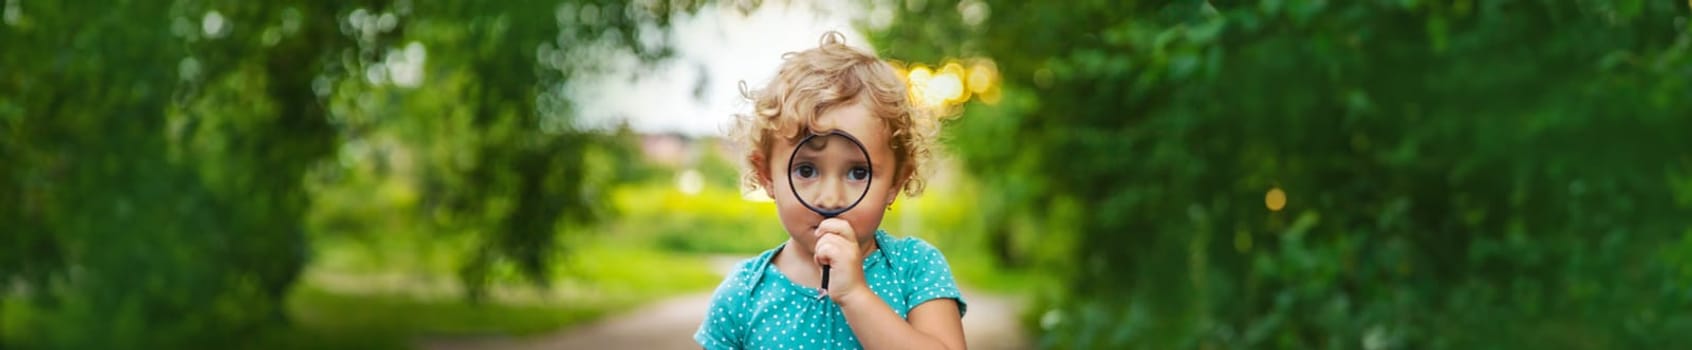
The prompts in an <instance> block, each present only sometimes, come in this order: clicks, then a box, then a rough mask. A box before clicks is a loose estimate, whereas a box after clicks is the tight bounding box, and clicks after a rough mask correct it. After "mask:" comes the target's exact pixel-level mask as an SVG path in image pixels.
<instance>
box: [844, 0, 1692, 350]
mask: <svg viewBox="0 0 1692 350" xmlns="http://www.w3.org/2000/svg"><path fill="white" fill-rule="evenodd" d="M888 5H891V8H890V9H891V11H892V13H895V14H896V18H897V19H898V20H895V21H893V22H892V24H890V25H889V26H887V27H885V28H872V29H873V31H874V33H873V34H872V37H873V38H874V40H875V41H876V45H877V46H878V50H880V53H881V54H882V55H883V56H886V57H891V58H897V59H903V60H912V61H923V62H939V61H941V60H942V59H945V58H948V57H987V58H991V59H992V60H994V61H995V62H996V63H997V65H998V67H999V69H1000V73H1001V74H1002V76H1003V81H1004V83H1003V84H1004V87H1003V88H1004V93H1003V94H1004V96H1003V98H1002V99H1001V100H1000V101H998V102H997V103H995V104H990V105H989V104H982V103H975V104H971V105H969V106H968V108H967V111H966V113H965V114H964V115H963V116H962V117H961V118H960V119H959V120H958V121H957V122H955V123H954V124H953V125H951V126H949V127H948V128H949V130H948V132H947V135H948V138H949V140H950V145H951V146H952V148H953V150H954V151H955V153H956V154H957V155H958V156H959V157H960V158H961V159H962V160H963V162H964V164H965V168H966V169H967V172H968V173H970V174H972V175H973V176H974V177H976V178H977V179H978V181H979V183H980V186H982V187H983V188H982V189H981V191H980V194H981V195H982V196H983V200H982V201H981V202H980V203H981V210H982V212H981V214H980V217H981V218H982V220H983V221H984V227H987V229H986V231H985V232H986V233H987V234H988V235H989V236H991V237H990V238H988V239H987V241H988V243H987V244H990V245H993V249H994V250H996V251H998V252H1000V253H999V255H1000V256H1001V260H1003V261H1005V262H1007V263H1008V264H1009V265H1010V266H1018V265H1026V266H1030V267H1031V268H1033V269H1037V270H1039V271H1051V272H1053V273H1055V274H1058V275H1060V276H1061V277H1060V279H1061V285H1058V286H1055V287H1053V288H1050V289H1046V290H1047V291H1048V292H1046V293H1043V295H1042V298H1041V299H1042V300H1043V301H1042V302H1041V303H1042V306H1040V307H1039V308H1038V309H1037V310H1035V312H1034V313H1033V314H1032V315H1030V323H1031V324H1035V327H1037V328H1038V329H1040V330H1041V332H1042V333H1043V336H1042V337H1041V342H1040V345H1042V346H1045V347H1054V348H1125V347H1126V348H1264V347H1274V348H1372V349H1374V348H1517V347H1521V348H1663V347H1673V346H1677V345H1675V344H1685V343H1687V342H1688V341H1692V313H1689V312H1688V310H1692V138H1689V137H1687V136H1688V135H1689V134H1688V130H1692V24H1689V23H1688V15H1689V10H1688V8H1687V7H1686V6H1687V4H1685V3H1684V2H1678V3H1677V2H1673V1H1642V0H1623V1H1416V0H1408V1H1372V0H1371V1H1318V0H1279V1H1253V2H1240V1H1068V2H1046V3H1025V2H1021V1H984V2H983V1H973V0H972V1H963V2H951V1H910V2H904V3H899V2H895V3H892V4H885V3H883V4H881V6H888ZM1271 189H1281V190H1283V191H1284V193H1285V194H1286V203H1285V206H1284V208H1277V209H1280V210H1271V209H1270V208H1269V207H1268V205H1266V199H1267V198H1266V193H1268V192H1269V191H1270V190H1271Z"/></svg>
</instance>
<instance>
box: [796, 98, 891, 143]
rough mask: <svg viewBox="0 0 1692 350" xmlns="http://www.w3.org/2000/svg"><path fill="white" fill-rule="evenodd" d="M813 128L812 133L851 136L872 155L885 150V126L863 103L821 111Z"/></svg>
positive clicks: (886, 136)
mask: <svg viewBox="0 0 1692 350" xmlns="http://www.w3.org/2000/svg"><path fill="white" fill-rule="evenodd" d="M813 127H814V128H815V129H814V130H811V132H813V133H826V132H829V131H834V130H839V131H844V132H846V133H848V134H852V137H856V138H857V139H858V141H859V142H863V143H864V147H868V148H869V151H870V153H872V154H873V153H876V152H877V151H878V150H879V149H885V148H887V138H888V135H887V126H886V125H885V124H884V123H882V122H881V120H880V119H878V118H876V117H875V114H873V113H871V112H870V108H869V107H867V106H864V105H863V103H851V104H847V105H844V106H840V107H837V108H831V109H829V110H826V111H823V113H822V114H821V115H818V116H817V119H816V122H815V124H814V125H813ZM795 141H797V140H795ZM886 151H891V150H886Z"/></svg>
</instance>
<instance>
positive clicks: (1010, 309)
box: [418, 265, 1030, 350]
mask: <svg viewBox="0 0 1692 350" xmlns="http://www.w3.org/2000/svg"><path fill="white" fill-rule="evenodd" d="M730 266H732V265H730ZM964 298H965V300H967V301H969V312H968V314H967V315H965V316H964V336H965V338H966V339H967V341H968V342H969V347H970V348H972V349H1023V348H1029V347H1030V346H1029V344H1030V343H1029V342H1028V339H1027V337H1026V336H1025V335H1024V333H1023V332H1022V330H1021V329H1020V328H1018V327H1017V326H1016V316H1017V313H1018V311H1020V310H1019V309H1020V308H1021V307H1022V305H1023V303H1022V301H1021V300H1018V299H1015V298H1011V297H1007V296H1001V295H993V294H985V293H980V292H977V291H972V290H968V289H966V290H964ZM710 302H711V294H710V293H709V292H706V293H699V294H691V295H686V296H680V297H674V298H670V299H666V300H662V301H659V302H656V303H652V304H647V305H646V306H643V307H639V308H636V309H635V310H631V311H629V312H626V313H622V314H619V315H615V316H611V317H607V318H606V319H604V320H601V321H599V322H595V323H592V324H587V325H583V326H579V327H573V328H570V329H566V330H561V331H558V332H554V333H549V334H543V335H538V336H533V337H521V338H517V337H477V338H450V339H442V338H432V339H423V340H421V341H420V342H419V343H418V347H419V348H422V349H429V350H518V349H697V348H699V345H698V344H695V343H694V342H693V332H694V331H695V330H697V329H698V328H699V322H700V320H703V319H704V318H705V310H706V309H707V308H708V306H709V304H710Z"/></svg>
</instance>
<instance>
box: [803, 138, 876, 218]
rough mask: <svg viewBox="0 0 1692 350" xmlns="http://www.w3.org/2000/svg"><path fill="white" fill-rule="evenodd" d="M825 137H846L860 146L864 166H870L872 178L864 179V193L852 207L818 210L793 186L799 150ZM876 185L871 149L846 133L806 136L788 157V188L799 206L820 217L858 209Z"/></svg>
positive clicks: (828, 216)
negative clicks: (795, 161)
mask: <svg viewBox="0 0 1692 350" xmlns="http://www.w3.org/2000/svg"><path fill="white" fill-rule="evenodd" d="M824 136H840V137H845V138H846V140H847V141H852V145H853V146H858V152H862V153H863V154H864V165H865V166H869V168H870V177H869V178H867V179H864V192H863V193H859V194H858V199H857V200H854V201H852V204H851V205H847V206H845V207H842V208H840V210H825V209H822V208H818V207H817V206H814V205H811V203H810V202H806V201H805V196H801V195H799V187H798V186H796V185H794V184H793V160H795V159H799V149H800V147H804V146H805V143H806V142H810V141H811V139H814V138H817V137H824ZM874 184H875V163H874V162H872V161H871V160H870V157H869V148H866V147H864V143H863V142H862V141H858V138H857V137H853V136H852V134H849V133H846V132H845V131H841V130H834V131H829V132H827V133H821V134H815V133H813V134H810V135H805V138H803V139H799V142H798V143H795V144H793V154H791V155H788V156H787V188H788V189H790V190H792V191H793V198H794V199H798V200H799V204H802V205H804V206H805V208H806V209H810V210H811V211H813V212H816V213H817V214H818V215H822V216H823V217H824V218H833V217H835V216H839V215H840V214H843V213H845V212H847V211H849V210H852V208H856V207H858V203H860V202H863V201H864V197H868V196H869V190H870V185H874Z"/></svg>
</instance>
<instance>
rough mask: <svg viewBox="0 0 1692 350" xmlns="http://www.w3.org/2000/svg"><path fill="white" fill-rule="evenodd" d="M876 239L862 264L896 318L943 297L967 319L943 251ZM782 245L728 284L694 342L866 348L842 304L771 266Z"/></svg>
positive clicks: (908, 240) (915, 242) (743, 267)
mask: <svg viewBox="0 0 1692 350" xmlns="http://www.w3.org/2000/svg"><path fill="white" fill-rule="evenodd" d="M875 240H876V244H877V245H878V249H876V250H875V251H872V252H870V253H869V255H868V256H865V257H864V281H865V282H866V283H868V284H869V287H870V290H871V291H874V292H875V295H876V296H880V297H881V300H882V301H885V302H887V306H890V307H892V309H893V311H894V312H898V313H899V317H901V318H907V317H909V315H910V311H911V309H913V308H916V306H917V305H922V303H924V302H927V301H929V300H934V299H942V298H944V299H953V300H956V301H957V302H958V312H959V315H958V316H959V317H962V316H963V315H962V313H963V311H964V310H965V309H966V308H965V304H964V300H963V294H962V293H960V292H959V291H958V284H957V281H955V280H953V279H952V268H951V266H949V265H947V264H946V257H945V256H943V255H941V254H940V250H939V249H935V248H934V246H933V245H930V244H928V242H924V241H923V240H922V239H919V238H914V237H905V238H894V237H893V236H892V235H889V234H887V232H886V231H881V230H876V232H875ZM784 246H785V244H784V245H783V246H778V247H775V248H774V249H770V250H768V251H765V252H764V253H763V254H761V255H758V257H756V258H752V259H748V260H746V261H744V262H741V263H740V266H739V267H738V268H736V269H735V271H734V272H733V273H730V274H729V276H728V278H724V279H723V283H722V285H719V286H717V291H716V293H714V294H712V296H711V309H710V310H707V311H706V312H705V320H704V323H703V324H701V325H699V331H698V332H696V333H694V334H693V340H694V341H698V342H699V345H701V346H704V347H705V348H706V349H843V348H845V349H856V348H862V347H863V346H862V345H859V344H858V338H857V337H856V336H854V335H853V334H852V328H851V327H850V325H848V324H847V323H846V315H845V314H843V313H841V311H840V305H839V304H835V303H834V300H832V299H829V298H818V297H817V289H816V288H812V287H806V286H802V285H799V284H798V283H795V282H793V281H792V280H789V279H787V276H784V275H782V274H781V271H779V270H777V269H776V266H775V264H771V263H770V260H771V259H770V258H771V257H774V256H775V254H776V252H779V251H781V249H782V248H783V247H784Z"/></svg>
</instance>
